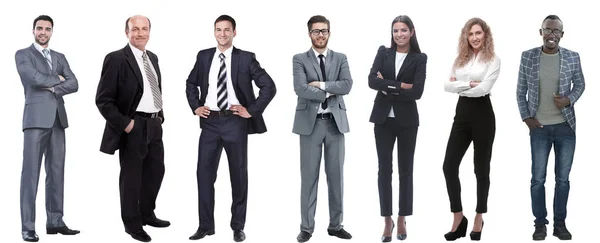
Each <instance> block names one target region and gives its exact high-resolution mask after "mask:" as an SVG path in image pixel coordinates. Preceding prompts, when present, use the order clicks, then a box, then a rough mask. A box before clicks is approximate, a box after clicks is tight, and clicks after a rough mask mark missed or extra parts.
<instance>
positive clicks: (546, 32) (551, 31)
mask: <svg viewBox="0 0 600 243" xmlns="http://www.w3.org/2000/svg"><path fill="white" fill-rule="evenodd" d="M542 33H544V35H549V34H550V33H554V35H561V34H562V33H563V31H562V30H559V29H542Z"/></svg>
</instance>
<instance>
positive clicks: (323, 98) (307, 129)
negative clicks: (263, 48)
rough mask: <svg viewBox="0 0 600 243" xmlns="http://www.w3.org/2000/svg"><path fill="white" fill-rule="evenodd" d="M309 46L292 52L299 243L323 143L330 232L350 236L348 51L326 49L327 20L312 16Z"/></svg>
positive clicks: (313, 198)
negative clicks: (346, 206) (346, 225)
mask: <svg viewBox="0 0 600 243" xmlns="http://www.w3.org/2000/svg"><path fill="white" fill-rule="evenodd" d="M308 31H309V33H308V36H309V37H310V39H311V42H312V47H311V48H310V49H309V50H308V51H307V52H304V53H299V54H296V55H294V58H293V67H294V91H296V95H298V104H297V106H296V114H295V118H294V126H293V133H295V134H298V135H300V174H301V180H302V182H301V184H302V185H301V189H300V190H301V193H300V197H301V198H300V204H301V213H302V223H301V225H300V230H301V232H300V234H299V235H298V237H297V240H298V242H306V241H308V240H309V239H310V237H311V236H312V233H313V230H314V226H315V222H314V217H315V211H316V205H317V186H318V182H319V170H320V167H321V153H322V150H323V146H324V147H325V173H326V174H327V186H328V187H329V217H330V219H329V227H328V228H327V232H328V234H329V235H332V236H336V237H339V238H342V239H350V238H352V236H351V235H350V234H349V233H348V232H346V231H345V230H344V229H343V226H342V219H343V182H344V181H343V178H344V177H343V171H344V170H343V168H344V153H345V151H344V133H347V132H349V127H348V118H347V117H346V105H345V103H344V98H343V97H344V95H346V94H348V93H349V92H350V89H351V88H352V77H351V76H350V68H349V67H348V61H347V59H346V55H344V54H342V53H338V52H334V51H332V50H329V49H328V48H327V42H328V40H329V35H330V33H331V32H330V31H329V20H327V18H325V17H323V16H320V15H316V16H313V17H311V18H310V19H309V20H308Z"/></svg>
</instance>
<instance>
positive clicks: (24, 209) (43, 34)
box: [15, 15, 79, 242]
mask: <svg viewBox="0 0 600 243" xmlns="http://www.w3.org/2000/svg"><path fill="white" fill-rule="evenodd" d="M53 28H54V21H53V20H52V18H50V17H49V16H46V15H41V16H39V17H37V18H36V19H35V20H34V21H33V36H34V38H35V42H34V43H33V44H32V45H31V46H29V47H27V48H25V49H21V50H18V51H17V53H16V54H15V61H16V64H17V71H18V72H19V76H20V77H21V83H22V84H23V88H24V90H25V110H24V112H23V133H24V136H25V137H24V139H23V142H24V143H23V170H22V172H21V223H22V226H21V231H22V237H23V240H25V241H29V242H36V241H38V240H39V238H38V236H37V234H36V232H35V200H36V194H37V188H38V181H39V177H40V167H41V164H42V156H43V157H45V168H46V215H47V221H46V232H47V233H48V234H57V233H60V234H63V235H75V234H78V233H79V231H78V230H72V229H69V228H68V227H67V226H66V225H65V222H64V221H63V198H64V194H63V192H64V191H63V189H64V184H63V183H64V168H65V167H64V166H65V128H67V127H68V126H69V124H68V122H67V113H66V111H65V106H64V100H63V96H64V95H67V94H70V93H74V92H77V89H78V83H77V78H75V75H74V74H73V72H72V71H71V68H70V67H69V63H68V62H67V59H66V58H65V55H63V54H62V53H59V52H56V51H54V50H50V49H49V48H48V42H49V41H50V37H51V36H52V31H53Z"/></svg>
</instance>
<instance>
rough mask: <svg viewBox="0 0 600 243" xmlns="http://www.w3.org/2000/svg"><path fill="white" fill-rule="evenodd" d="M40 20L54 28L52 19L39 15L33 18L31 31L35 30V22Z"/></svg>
mask: <svg viewBox="0 0 600 243" xmlns="http://www.w3.org/2000/svg"><path fill="white" fill-rule="evenodd" d="M40 20H45V21H48V22H50V24H52V28H54V20H52V18H50V16H48V15H40V16H38V17H37V18H35V19H34V20H33V29H35V24H37V22H38V21H40Z"/></svg>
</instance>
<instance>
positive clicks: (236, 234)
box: [233, 230, 246, 242]
mask: <svg viewBox="0 0 600 243" xmlns="http://www.w3.org/2000/svg"><path fill="white" fill-rule="evenodd" d="M245 239H246V234H245V233H244V231H243V230H234V231H233V241H235V242H242V241H244V240H245Z"/></svg>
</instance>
